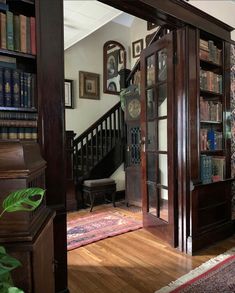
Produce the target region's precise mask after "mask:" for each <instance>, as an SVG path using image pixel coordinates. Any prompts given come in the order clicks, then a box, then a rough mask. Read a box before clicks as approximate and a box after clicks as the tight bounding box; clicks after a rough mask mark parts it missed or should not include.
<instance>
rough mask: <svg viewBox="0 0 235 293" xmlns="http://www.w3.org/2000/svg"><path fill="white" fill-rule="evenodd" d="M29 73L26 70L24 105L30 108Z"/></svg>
mask: <svg viewBox="0 0 235 293" xmlns="http://www.w3.org/2000/svg"><path fill="white" fill-rule="evenodd" d="M28 74H29V73H27V72H24V107H26V108H28V100H29V93H28V92H29V91H28Z"/></svg>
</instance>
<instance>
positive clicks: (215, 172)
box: [200, 155, 226, 184]
mask: <svg viewBox="0 0 235 293" xmlns="http://www.w3.org/2000/svg"><path fill="white" fill-rule="evenodd" d="M225 166H226V164H225V157H224V156H207V155H201V157H200V175H201V176H200V177H201V181H202V183H203V184H206V183H211V182H216V181H220V180H224V179H225V172H226V170H225Z"/></svg>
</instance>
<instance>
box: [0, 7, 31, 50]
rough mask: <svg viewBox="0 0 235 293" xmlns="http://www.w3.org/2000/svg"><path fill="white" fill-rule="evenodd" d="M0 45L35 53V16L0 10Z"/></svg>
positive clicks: (3, 47) (4, 47) (5, 47)
mask: <svg viewBox="0 0 235 293" xmlns="http://www.w3.org/2000/svg"><path fill="white" fill-rule="evenodd" d="M0 33H1V35H0V47H1V48H2V49H8V50H15V51H19V52H23V53H28V54H34V55H35V54H36V24H35V17H29V16H25V15H22V14H20V15H17V14H14V13H12V12H11V11H9V10H6V12H0Z"/></svg>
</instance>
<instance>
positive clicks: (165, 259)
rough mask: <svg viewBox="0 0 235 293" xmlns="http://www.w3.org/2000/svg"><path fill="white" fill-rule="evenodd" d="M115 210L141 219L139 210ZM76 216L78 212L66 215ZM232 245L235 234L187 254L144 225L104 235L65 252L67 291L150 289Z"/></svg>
mask: <svg viewBox="0 0 235 293" xmlns="http://www.w3.org/2000/svg"><path fill="white" fill-rule="evenodd" d="M108 210H113V208H112V207H111V206H110V205H102V206H99V207H95V212H94V213H96V212H99V211H108ZM115 211H118V212H120V213H122V214H124V215H126V216H132V217H134V218H135V219H138V220H140V219H141V214H140V213H131V212H130V211H128V210H123V209H121V207H118V208H116V209H115ZM79 213H80V215H81V216H84V215H87V211H82V212H79ZM92 214H93V212H92ZM75 217H77V213H72V214H69V215H68V219H74V218H75ZM234 246H235V236H233V237H231V238H229V239H227V240H225V241H222V242H219V243H217V244H215V245H213V246H210V247H208V248H207V249H203V250H201V251H199V252H198V253H197V255H195V256H190V255H185V254H183V253H181V252H180V251H178V250H177V249H174V248H171V247H170V246H169V245H168V244H166V243H164V242H162V241H161V240H160V239H158V238H157V237H156V236H155V235H153V234H151V233H150V232H149V231H147V230H145V229H140V230H136V231H132V232H129V233H125V234H122V235H119V236H115V237H111V238H107V239H104V240H101V241H98V242H95V243H92V244H89V245H86V246H84V247H80V248H78V249H74V250H72V251H69V252H68V279H69V289H70V293H94V292H95V293H153V292H154V291H155V290H157V289H160V288H161V287H163V286H165V285H167V284H168V283H169V282H171V281H173V280H175V279H177V278H179V277H180V276H182V275H184V274H186V273H187V272H189V271H190V270H192V269H194V268H195V267H197V266H199V265H200V264H202V263H203V262H205V261H207V260H209V259H210V258H213V257H215V256H216V255H218V254H220V253H223V252H225V251H226V250H228V249H230V248H232V247H234Z"/></svg>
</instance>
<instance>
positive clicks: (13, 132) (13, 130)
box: [8, 127, 18, 139]
mask: <svg viewBox="0 0 235 293" xmlns="http://www.w3.org/2000/svg"><path fill="white" fill-rule="evenodd" d="M17 133H18V131H17V128H16V127H9V134H8V138H9V139H17V136H18V134H17Z"/></svg>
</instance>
